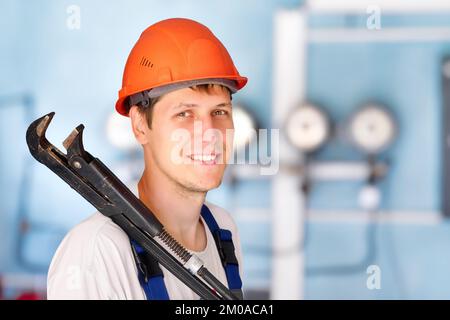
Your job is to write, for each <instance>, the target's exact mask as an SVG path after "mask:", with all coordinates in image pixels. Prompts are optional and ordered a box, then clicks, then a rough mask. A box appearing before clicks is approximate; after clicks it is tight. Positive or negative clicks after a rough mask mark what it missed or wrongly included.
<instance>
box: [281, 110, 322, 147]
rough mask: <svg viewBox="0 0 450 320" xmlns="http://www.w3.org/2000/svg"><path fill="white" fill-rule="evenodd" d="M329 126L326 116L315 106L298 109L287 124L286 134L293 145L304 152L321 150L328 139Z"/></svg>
mask: <svg viewBox="0 0 450 320" xmlns="http://www.w3.org/2000/svg"><path fill="white" fill-rule="evenodd" d="M328 133H329V125H328V119H327V117H326V115H325V114H324V113H323V112H322V111H321V110H320V109H319V108H317V107H315V106H313V105H304V106H301V107H299V108H297V109H296V110H295V111H294V112H293V113H292V114H291V115H290V116H289V119H288V121H287V124H286V134H287V136H288V138H289V140H290V141H291V143H292V144H293V145H294V146H295V147H297V148H298V149H300V150H301V151H304V152H310V151H313V150H316V149H317V148H319V147H320V146H321V145H322V144H323V143H324V142H325V139H326V138H327V137H328Z"/></svg>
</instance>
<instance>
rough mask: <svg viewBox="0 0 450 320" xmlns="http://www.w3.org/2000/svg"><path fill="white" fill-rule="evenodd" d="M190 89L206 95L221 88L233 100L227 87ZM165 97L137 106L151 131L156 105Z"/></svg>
mask: <svg viewBox="0 0 450 320" xmlns="http://www.w3.org/2000/svg"><path fill="white" fill-rule="evenodd" d="M189 88H191V89H192V90H194V91H199V92H204V93H208V94H210V93H211V91H213V90H215V89H217V88H221V90H227V91H228V92H229V94H230V99H232V96H231V91H230V89H228V88H227V87H225V86H223V85H220V84H213V83H206V84H200V85H195V86H192V87H189ZM163 96H164V95H162V96H159V97H156V98H151V99H150V102H149V104H148V106H145V107H143V106H141V105H137V107H138V111H139V112H140V113H141V114H142V115H144V116H145V118H146V120H147V125H148V127H149V128H150V129H151V128H152V116H153V107H154V106H155V104H156V103H157V102H158V101H159V100H161V98H162V97H163ZM131 107H132V106H128V110H127V112H129V111H130V109H131Z"/></svg>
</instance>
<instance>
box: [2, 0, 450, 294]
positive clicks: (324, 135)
mask: <svg viewBox="0 0 450 320" xmlns="http://www.w3.org/2000/svg"><path fill="white" fill-rule="evenodd" d="M0 11H1V12H2V14H3V18H2V19H1V20H0V39H1V40H0V115H1V116H0V146H2V148H3V149H2V150H1V151H0V177H1V179H0V200H1V201H0V235H1V241H0V298H4V299H45V290H46V273H47V270H48V266H49V264H50V261H51V258H52V256H53V254H54V252H55V250H56V248H57V246H58V245H59V243H60V241H61V240H62V238H63V237H64V235H65V234H66V233H67V232H68V230H70V229H71V228H72V227H74V226H75V225H76V224H77V223H79V222H81V221H82V220H83V219H85V218H87V217H88V216H89V215H91V214H92V213H93V212H95V209H94V208H93V207H92V206H91V205H90V204H89V203H87V202H86V201H85V200H84V199H82V198H81V196H79V195H78V194H77V193H76V192H74V191H73V190H72V189H70V187H69V186H67V185H66V184H65V183H63V182H62V181H61V180H60V179H59V178H58V177H57V176H56V175H55V174H53V173H52V172H51V171H49V170H48V168H45V167H44V166H43V165H41V164H39V163H38V162H36V161H35V160H34V159H33V158H32V157H31V155H30V154H29V152H28V149H27V146H26V143H25V131H26V128H27V127H28V124H29V123H30V122H31V121H32V120H34V119H36V118H38V117H39V116H41V115H43V114H46V113H48V112H50V111H55V112H56V116H55V118H54V120H53V122H52V125H51V126H50V127H49V130H48V132H47V136H48V137H49V140H50V141H52V142H53V143H54V144H55V145H56V146H57V147H59V148H60V149H61V150H64V149H63V148H62V144H61V142H62V141H63V140H64V139H65V138H66V136H67V135H68V134H69V133H70V131H71V130H72V129H73V128H74V127H75V126H77V125H78V124H80V123H83V124H84V125H85V127H86V129H85V132H84V142H85V147H86V149H87V150H88V151H90V152H91V153H92V154H94V155H95V156H97V157H99V158H100V159H101V160H102V161H103V162H104V163H105V164H106V165H108V166H109V167H110V168H111V169H112V170H113V171H114V172H115V173H116V174H117V175H118V176H119V177H120V178H122V179H123V181H125V182H126V183H127V184H129V185H130V187H131V188H133V185H134V183H135V182H136V180H137V179H138V178H139V174H140V173H141V170H142V166H143V164H142V154H141V151H140V149H139V146H136V144H135V143H134V142H133V139H132V137H131V138H130V131H129V130H130V129H129V123H128V121H127V119H126V118H123V117H120V116H116V115H115V114H114V103H115V100H116V97H117V91H118V89H119V88H120V85H121V80H122V72H123V67H124V65H125V61H126V58H127V56H128V53H129V51H130V49H131V48H132V46H133V44H134V43H135V42H136V40H137V39H138V37H139V35H140V33H141V32H142V31H143V30H144V29H145V28H146V27H148V26H149V25H151V24H153V23H155V22H157V21H159V20H162V19H165V18H170V17H186V18H191V19H194V20H197V21H199V22H201V23H203V24H205V25H207V26H208V27H209V28H210V29H211V30H212V31H213V32H214V33H215V34H216V36H217V37H218V38H219V39H220V40H221V41H222V42H223V43H224V45H225V47H226V48H227V49H228V51H229V52H230V54H231V56H232V57H233V60H234V62H235V65H236V67H237V68H238V70H239V72H240V73H241V74H242V75H244V76H247V77H248V78H249V82H248V84H247V86H246V87H245V88H244V89H243V90H242V91H240V92H239V93H238V94H236V95H235V96H234V97H233V102H234V103H235V106H236V110H239V112H238V111H237V112H238V114H236V119H239V120H236V121H239V122H238V123H239V125H237V127H239V126H241V127H240V128H237V130H239V129H242V130H244V131H242V132H245V130H246V129H251V128H252V127H254V128H255V129H258V128H261V129H269V130H268V133H267V136H268V137H269V138H268V139H269V140H270V141H271V143H270V144H269V152H270V156H269V158H270V159H271V161H272V162H271V165H272V168H276V170H275V171H271V172H269V173H267V174H262V171H261V167H262V166H264V165H267V163H261V162H262V161H260V160H261V158H260V157H258V161H257V163H256V164H250V163H249V161H246V163H247V164H244V165H231V166H230V167H229V169H228V171H227V174H226V177H225V179H224V182H223V184H222V186H221V187H220V188H219V189H216V190H213V191H211V192H210V193H209V194H208V200H209V201H211V202H214V203H216V204H218V205H220V206H222V207H224V208H226V209H227V210H228V211H229V212H230V213H231V214H232V216H233V217H234V219H235V221H236V223H237V225H238V228H239V230H240V235H241V241H242V249H243V255H244V276H243V282H244V289H245V294H246V296H247V298H262V299H448V298H450V274H449V272H450V224H449V221H448V218H449V217H450V200H449V197H448V196H447V194H448V192H449V191H450V188H449V186H450V170H449V168H450V157H448V155H449V154H450V118H449V116H450V114H449V112H448V111H449V110H450V60H448V59H450V2H448V1H437V0H428V1H426V0H415V1H404V0H390V1H385V0H373V1H365V0H360V1H351V0H316V1H315V0H310V1H299V0H297V1H293V0H263V1H261V0H259V1H256V0H245V1H237V0H230V1H226V2H224V1H204V0H200V1H182V0H166V1H164V2H162V1H149V0H133V1H124V0H118V1H113V2H112V1H106V0H95V1H87V0H77V1H66V0H58V1H56V0H39V1H25V0H2V1H1V2H0ZM238 107H240V108H238ZM271 129H273V130H271ZM263 133H264V132H263ZM240 136H241V135H240ZM242 136H243V135H242ZM265 139H266V138H265V137H264V134H263V135H260V136H259V137H258V139H249V140H245V139H244V140H243V141H242V144H241V148H243V149H242V150H247V151H248V154H247V155H244V158H246V159H248V158H250V157H251V156H250V154H251V152H252V150H253V151H254V150H259V151H261V146H259V148H258V145H257V142H258V141H259V142H261V141H264V140H265ZM246 142H248V143H249V145H248V146H247V145H246Z"/></svg>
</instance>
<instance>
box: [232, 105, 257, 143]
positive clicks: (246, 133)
mask: <svg viewBox="0 0 450 320" xmlns="http://www.w3.org/2000/svg"><path fill="white" fill-rule="evenodd" d="M232 110H233V123H234V149H235V150H240V149H242V148H245V147H246V146H247V145H248V144H250V142H251V141H252V140H253V139H254V138H255V137H256V134H257V133H256V129H257V124H256V120H255V119H254V117H253V116H252V115H251V114H250V113H249V112H248V111H247V110H246V109H245V108H244V107H242V106H241V105H239V104H233V108H232Z"/></svg>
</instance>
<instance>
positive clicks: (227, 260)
mask: <svg viewBox="0 0 450 320" xmlns="http://www.w3.org/2000/svg"><path fill="white" fill-rule="evenodd" d="M201 215H202V217H203V219H204V220H205V222H206V224H207V225H208V228H209V230H210V231H211V233H212V234H213V236H214V240H215V241H216V246H217V250H218V251H219V255H220V259H221V260H222V265H223V267H224V268H225V274H226V276H227V281H228V288H229V289H230V290H232V291H235V293H237V292H239V291H241V289H242V280H241V277H240V276H239V265H238V261H237V258H236V255H235V252H234V245H233V238H232V234H231V231H230V230H225V229H220V228H219V225H218V224H217V222H216V220H215V219H214V216H213V215H212V213H211V211H210V210H209V208H208V207H207V206H206V205H203V206H202V211H201ZM236 291H237V292H236ZM240 295H242V293H240Z"/></svg>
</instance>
